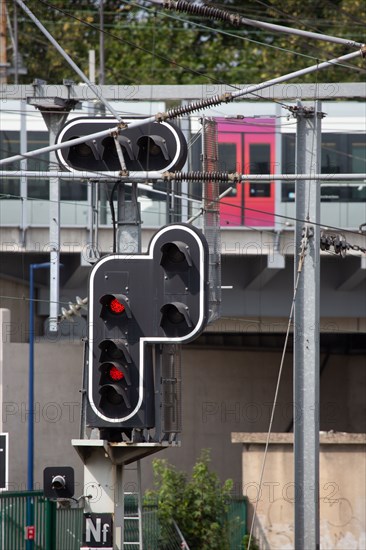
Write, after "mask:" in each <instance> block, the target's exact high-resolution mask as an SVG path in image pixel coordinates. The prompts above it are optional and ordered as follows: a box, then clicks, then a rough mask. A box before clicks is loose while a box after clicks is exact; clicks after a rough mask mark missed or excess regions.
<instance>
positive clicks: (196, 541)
mask: <svg viewBox="0 0 366 550" xmlns="http://www.w3.org/2000/svg"><path fill="white" fill-rule="evenodd" d="M209 465H210V453H209V451H208V450H203V451H202V453H201V456H200V457H199V459H198V461H197V462H196V464H195V466H194V468H193V471H192V476H191V478H190V479H188V476H187V475H186V474H185V473H183V472H179V471H178V470H176V468H174V467H173V466H171V465H169V464H168V463H167V461H166V460H161V459H157V460H154V462H153V470H154V482H155V485H156V490H154V491H149V492H148V493H146V496H145V501H146V502H151V501H153V500H155V501H157V504H158V515H159V521H160V524H161V527H162V536H161V541H160V546H159V548H161V549H163V548H164V545H167V543H168V540H167V534H166V533H167V528H168V527H169V526H170V525H171V524H172V522H173V520H175V521H176V522H177V524H178V526H179V528H180V530H181V531H182V533H183V535H184V537H185V539H186V541H187V543H188V545H189V546H190V547H191V548H199V549H200V550H229V543H228V531H227V519H226V515H227V502H228V499H229V497H230V491H231V490H232V486H233V483H232V481H231V480H227V481H226V482H225V483H224V484H223V485H222V484H221V483H220V481H219V478H218V476H217V474H216V473H215V472H212V471H210V468H209ZM164 527H165V529H164Z"/></svg>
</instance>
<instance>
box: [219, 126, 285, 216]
mask: <svg viewBox="0 0 366 550" xmlns="http://www.w3.org/2000/svg"><path fill="white" fill-rule="evenodd" d="M218 143H219V170H222V171H227V172H239V173H241V174H245V175H250V174H253V175H254V174H272V173H273V169H274V166H275V121H274V119H260V118H258V119H257V118H246V119H245V120H241V121H236V120H234V121H228V120H226V119H225V120H224V119H219V121H218ZM223 190H224V189H221V192H222V191H223ZM274 192H275V185H274V182H273V181H272V180H267V181H256V180H253V181H246V182H238V183H237V184H235V185H234V188H233V191H232V192H231V193H230V195H228V196H226V197H224V198H223V199H222V200H221V205H220V219H221V225H222V226H225V225H226V226H240V225H248V226H257V227H263V226H273V225H274V204H275V196H274Z"/></svg>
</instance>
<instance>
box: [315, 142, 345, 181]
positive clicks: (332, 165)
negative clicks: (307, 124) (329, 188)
mask: <svg viewBox="0 0 366 550" xmlns="http://www.w3.org/2000/svg"><path fill="white" fill-rule="evenodd" d="M341 152H342V151H341V147H340V143H339V139H338V138H337V136H332V134H325V135H323V136H322V150H321V162H322V174H339V173H340V172H345V168H346V162H345V161H346V159H347V157H346V155H344V156H343V155H342V154H341ZM344 153H346V151H344Z"/></svg>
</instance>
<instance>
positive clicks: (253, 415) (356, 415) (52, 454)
mask: <svg viewBox="0 0 366 550" xmlns="http://www.w3.org/2000/svg"><path fill="white" fill-rule="evenodd" d="M3 347H4V366H3V404H2V411H3V427H2V430H3V431H5V432H9V434H10V482H11V483H12V487H14V488H22V487H24V486H25V483H26V471H27V468H26V466H27V421H28V407H27V403H28V393H27V392H28V389H27V388H28V349H29V348H28V345H27V344H17V343H14V344H8V343H5V344H4V346H3ZM82 357H83V346H82V344H81V342H78V341H76V340H74V341H72V342H68V341H62V342H53V343H52V342H50V341H42V342H38V343H36V345H35V403H36V412H35V414H36V423H35V481H36V482H37V483H39V484H42V475H43V474H42V473H43V468H44V467H45V466H51V465H70V466H74V467H75V468H76V479H77V480H79V481H80V482H81V480H82V464H81V461H80V459H79V457H78V455H77V454H76V452H75V451H74V449H73V448H72V447H71V445H70V440H71V439H72V438H78V437H79V414H80V397H81V395H80V393H79V390H80V388H81V385H82ZM279 362H280V353H279V352H270V351H266V352H264V351H263V352H260V351H251V352H249V351H242V350H239V349H229V348H216V349H203V348H199V347H194V345H191V346H186V347H184V348H183V350H182V373H183V374H182V376H183V433H182V436H181V439H182V446H181V448H172V449H169V450H166V451H163V452H160V453H158V454H156V455H154V457H156V458H158V457H160V458H166V459H167V460H168V461H169V462H171V463H172V464H175V465H176V466H177V467H178V468H181V469H184V470H187V471H190V470H191V468H192V466H193V464H194V463H195V461H196V459H197V457H198V456H199V454H200V452H201V449H202V448H210V449H212V466H213V468H214V469H215V470H216V471H217V472H218V474H219V475H220V477H221V479H222V480H225V479H227V478H231V479H233V480H234V482H235V486H234V491H235V492H236V493H237V494H241V492H242V474H241V449H240V448H239V446H237V445H232V443H231V433H232V432H239V431H245V432H266V431H267V429H268V424H269V418H270V406H271V402H272V401H273V396H274V391H275V384H276V380H277V374H278V366H279ZM364 367H365V359H364V357H362V356H330V358H329V359H328V363H327V365H326V368H325V370H324V372H323V375H322V382H321V407H320V412H321V419H322V420H321V429H322V430H338V431H349V432H361V431H364V432H366V425H365V423H366V399H365V390H364V388H365V387H366V384H365V382H366V369H365V368H364ZM292 400H293V399H292V358H291V354H289V356H288V357H287V358H286V361H285V365H284V371H283V376H282V382H281V387H280V393H279V398H278V409H277V413H276V415H275V418H274V426H273V430H274V431H285V430H286V429H287V428H288V426H289V425H290V424H291V420H292ZM151 460H152V458H146V459H144V460H143V463H142V465H143V484H144V486H145V487H146V486H151V483H152V471H151Z"/></svg>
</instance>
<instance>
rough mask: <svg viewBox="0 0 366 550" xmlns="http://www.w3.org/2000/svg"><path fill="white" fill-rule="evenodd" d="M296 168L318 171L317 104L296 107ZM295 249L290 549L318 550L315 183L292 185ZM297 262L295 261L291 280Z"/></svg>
mask: <svg viewBox="0 0 366 550" xmlns="http://www.w3.org/2000/svg"><path fill="white" fill-rule="evenodd" d="M294 114H295V116H296V118H297V142H296V169H297V172H298V173H300V174H302V173H311V172H314V173H319V172H320V145H321V118H322V116H323V114H322V113H321V111H320V102H317V103H316V106H315V109H314V108H306V107H303V106H302V104H301V103H300V102H299V103H298V106H297V108H296V109H294ZM296 220H297V222H296V227H295V242H296V246H295V250H297V251H301V252H302V253H303V255H304V261H303V266H302V273H301V276H300V279H299V284H298V290H297V297H296V303H295V315H294V321H295V325H294V472H295V548H296V550H317V549H319V539H320V536H319V320H320V314H319V297H320V291H319V284H320V226H319V223H320V183H319V182H318V181H316V180H309V181H306V180H305V181H297V182H296ZM297 269H298V258H295V277H296V275H297Z"/></svg>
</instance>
